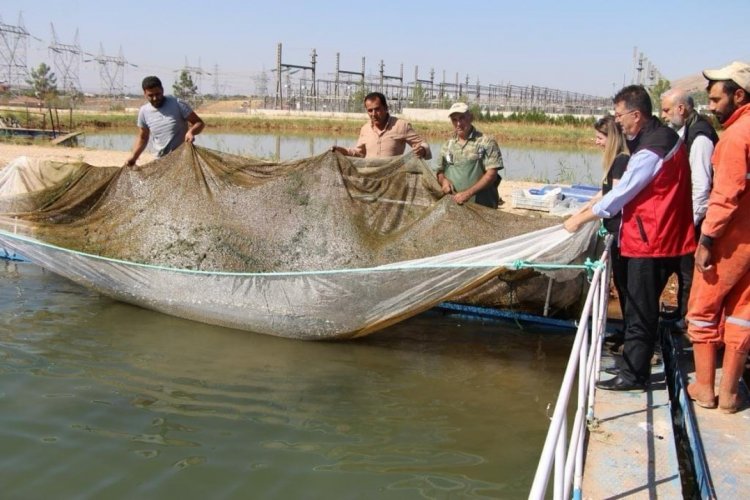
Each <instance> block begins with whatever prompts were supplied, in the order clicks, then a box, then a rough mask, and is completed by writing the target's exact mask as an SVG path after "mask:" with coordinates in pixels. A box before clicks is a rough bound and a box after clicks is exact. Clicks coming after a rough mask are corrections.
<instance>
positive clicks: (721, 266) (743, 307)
mask: <svg viewBox="0 0 750 500" xmlns="http://www.w3.org/2000/svg"><path fill="white" fill-rule="evenodd" d="M703 76H704V77H705V78H706V79H707V80H708V101H709V109H710V110H711V112H712V113H713V114H714V115H716V118H717V119H718V120H719V122H721V123H722V125H723V126H724V132H723V133H722V135H721V138H720V140H719V143H718V144H717V145H716V149H715V151H714V154H713V157H712V163H713V168H714V184H713V189H712V190H711V195H710V197H709V201H708V209H707V211H706V218H705V219H704V221H703V225H702V236H701V238H700V242H699V245H698V249H697V250H696V252H695V267H696V270H697V271H698V272H697V273H696V274H695V276H694V278H693V286H692V288H691V290H690V303H689V305H688V315H687V319H688V322H689V325H688V334H689V335H690V339H691V340H692V341H693V355H694V357H695V378H696V382H695V383H693V384H690V385H689V386H688V394H689V395H690V397H691V399H693V400H695V402H696V403H697V404H698V405H700V406H703V407H705V408H715V407H716V397H715V393H714V382H715V369H716V349H717V346H718V345H720V344H721V343H722V342H723V343H724V346H725V350H724V362H723V367H722V369H723V375H722V378H721V383H720V385H719V408H720V409H721V410H722V411H724V412H725V413H735V412H736V411H737V410H738V409H739V407H740V406H741V404H740V403H741V402H740V399H739V397H738V386H739V379H740V377H741V376H742V374H743V371H744V369H745V363H746V361H747V354H748V351H750V189H748V182H749V181H750V64H747V63H742V62H733V63H732V64H730V65H729V66H726V67H724V68H721V69H717V70H706V71H704V72H703Z"/></svg>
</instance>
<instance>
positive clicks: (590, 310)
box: [529, 236, 612, 500]
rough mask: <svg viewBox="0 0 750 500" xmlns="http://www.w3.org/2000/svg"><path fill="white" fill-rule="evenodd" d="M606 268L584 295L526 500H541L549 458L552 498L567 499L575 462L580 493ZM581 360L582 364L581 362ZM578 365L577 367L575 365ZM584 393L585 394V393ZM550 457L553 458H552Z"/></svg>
mask: <svg viewBox="0 0 750 500" xmlns="http://www.w3.org/2000/svg"><path fill="white" fill-rule="evenodd" d="M611 241H612V238H611V236H608V237H607V239H606V240H605V249H604V252H603V253H602V256H601V259H602V261H603V262H607V260H608V259H609V248H610V245H611ZM608 278H609V267H608V266H607V265H605V266H603V267H598V268H597V269H596V270H595V271H594V275H593V277H592V280H591V283H592V286H591V287H590V288H589V291H588V293H587V295H586V302H585V304H584V306H583V311H582V313H581V320H580V322H579V324H578V329H577V330H576V336H575V340H574V341H573V347H572V349H571V355H570V358H569V359H568V364H567V366H566V368H565V375H564V376H563V381H562V384H561V388H560V392H559V394H558V397H557V401H556V403H555V410H554V413H553V415H552V421H551V422H550V427H549V429H548V430H547V437H546V439H545V441H544V447H543V449H542V456H541V458H540V460H539V465H538V466H537V470H536V473H535V474H534V482H533V483H532V486H531V490H530V492H529V498H530V499H533V500H537V499H539V500H541V499H543V498H544V495H545V492H546V490H547V481H548V480H549V474H550V470H551V468H552V465H553V464H552V462H553V458H554V461H555V471H556V472H555V484H554V495H555V498H563V497H565V498H568V495H569V494H570V479H571V476H572V473H573V465H574V462H575V468H576V470H575V476H576V485H575V487H576V491H579V490H580V485H581V479H582V475H583V472H582V468H583V444H584V437H585V430H586V429H585V427H584V426H583V415H584V412H583V410H584V403H585V402H586V401H587V400H588V403H589V405H588V407H589V409H588V412H587V413H591V414H593V410H592V408H593V399H592V398H591V396H590V394H592V393H593V390H592V389H593V381H594V380H595V379H596V376H597V374H598V368H599V362H598V358H599V355H600V354H601V341H600V338H601V331H602V329H603V328H604V325H605V324H606V310H607V308H606V304H607V302H608V298H609V279H608ZM589 321H590V324H591V332H590V334H591V349H590V350H589V349H588V347H587V344H586V342H585V341H586V340H587V339H586V335H587V334H588V333H589V330H588V327H589ZM584 360H585V361H584ZM576 361H578V363H576ZM576 364H578V374H579V397H578V410H577V412H576V419H575V421H574V423H573V432H572V434H571V442H570V445H569V448H568V453H567V455H568V456H567V458H566V459H565V462H564V465H563V466H562V469H563V470H564V474H563V476H564V478H563V479H562V490H563V491H562V496H559V495H560V493H561V492H560V479H559V478H558V475H559V473H558V471H559V469H560V464H559V463H558V462H559V461H561V460H563V459H562V458H560V457H559V452H558V448H559V445H560V443H561V442H564V434H566V431H567V425H566V411H567V405H568V401H569V400H570V394H571V391H572V386H573V380H574V377H575V374H576ZM594 366H595V367H596V372H592V371H591V368H592V367H594ZM587 389H588V390H587ZM553 454H554V455H556V456H555V457H553ZM573 454H575V458H576V460H575V461H573V460H572V458H573Z"/></svg>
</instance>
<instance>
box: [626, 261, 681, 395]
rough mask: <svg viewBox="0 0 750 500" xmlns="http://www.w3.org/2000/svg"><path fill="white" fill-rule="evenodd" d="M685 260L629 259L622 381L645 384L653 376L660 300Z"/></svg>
mask: <svg viewBox="0 0 750 500" xmlns="http://www.w3.org/2000/svg"><path fill="white" fill-rule="evenodd" d="M680 259H681V257H663V258H635V257H631V258H628V259H627V270H628V271H627V272H628V277H627V283H628V284H627V291H626V294H627V297H626V300H625V325H626V328H625V344H624V345H623V355H622V361H623V362H622V364H621V366H620V378H622V379H623V380H625V381H626V382H629V383H639V384H644V383H646V382H648V379H649V376H650V374H651V356H653V354H654V347H655V345H656V341H657V327H658V325H659V298H660V297H661V293H662V291H663V290H664V286H665V285H666V284H667V279H668V278H669V275H670V274H672V273H673V272H675V271H676V269H677V268H678V266H679V263H680Z"/></svg>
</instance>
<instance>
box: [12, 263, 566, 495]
mask: <svg viewBox="0 0 750 500" xmlns="http://www.w3.org/2000/svg"><path fill="white" fill-rule="evenodd" d="M571 344H572V336H570V335H560V334H555V333H551V332H540V331H531V330H519V329H517V327H515V326H514V325H504V326H503V325H497V324H482V323H480V322H477V321H469V320H461V319H455V318H451V317H446V316H442V315H439V314H438V313H434V312H431V313H427V314H423V315H420V316H417V317H415V318H412V319H410V320H408V321H406V322H404V323H401V324H398V325H396V326H393V327H391V328H388V329H386V330H383V331H381V332H378V333H376V334H373V335H372V336H370V337H367V338H365V339H361V340H357V341H347V342H326V343H312V342H302V341H294V340H285V339H277V338H274V337H269V336H263V335H257V334H252V333H248V332H241V331H235V330H230V329H224V328H219V327H214V326H208V325H203V324H200V323H195V322H190V321H186V320H181V319H178V318H173V317H170V316H166V315H163V314H159V313H156V312H151V311H147V310H144V309H140V308H137V307H134V306H130V305H128V304H124V303H121V302H116V301H113V300H110V299H107V298H104V297H102V296H100V295H98V294H97V293H94V292H91V291H88V290H86V289H83V288H81V287H79V286H77V285H76V284H74V283H72V282H70V281H67V280H64V279H62V278H60V277H58V276H56V275H53V274H51V273H49V272H46V271H45V270H43V269H41V268H39V267H37V266H35V265H32V264H23V263H9V262H4V261H0V485H2V495H0V496H2V497H3V498H273V499H277V498H389V499H390V498H397V499H400V498H403V499H411V498H436V499H443V498H524V497H526V496H527V495H528V490H529V488H530V485H531V482H532V480H533V475H534V471H535V468H536V464H537V461H538V459H539V456H540V454H541V449H542V445H543V441H544V437H545V434H546V430H547V426H548V424H549V420H548V415H547V414H548V411H549V410H548V409H547V407H548V404H550V403H553V402H554V400H555V398H556V395H557V391H558V388H559V384H560V382H561V379H562V374H563V372H564V366H565V363H566V360H567V357H568V353H569V350H570V347H571Z"/></svg>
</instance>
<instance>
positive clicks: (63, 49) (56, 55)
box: [49, 23, 83, 95]
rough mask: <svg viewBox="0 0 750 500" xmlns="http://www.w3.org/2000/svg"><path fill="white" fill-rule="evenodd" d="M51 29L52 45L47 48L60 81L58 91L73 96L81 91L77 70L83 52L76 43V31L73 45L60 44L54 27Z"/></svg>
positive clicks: (52, 25)
mask: <svg viewBox="0 0 750 500" xmlns="http://www.w3.org/2000/svg"><path fill="white" fill-rule="evenodd" d="M50 26H51V27H52V44H51V45H50V46H49V51H50V55H51V56H52V60H53V64H54V67H55V71H56V74H57V77H58V78H59V79H60V80H59V81H60V85H61V88H60V90H61V91H62V92H63V93H66V94H69V95H75V94H77V93H78V92H80V91H81V81H80V79H79V77H78V70H79V68H80V65H81V61H82V60H83V51H82V50H81V45H80V43H79V42H78V29H76V35H75V38H74V40H73V44H72V45H70V44H64V43H60V42H59V41H58V39H57V34H56V33H55V25H54V24H52V23H50Z"/></svg>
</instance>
